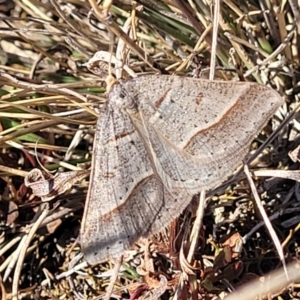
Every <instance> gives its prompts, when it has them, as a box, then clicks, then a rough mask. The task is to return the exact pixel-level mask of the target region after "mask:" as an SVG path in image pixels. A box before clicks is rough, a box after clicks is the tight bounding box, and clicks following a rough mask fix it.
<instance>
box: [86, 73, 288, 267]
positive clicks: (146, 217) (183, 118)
mask: <svg viewBox="0 0 300 300" xmlns="http://www.w3.org/2000/svg"><path fill="white" fill-rule="evenodd" d="M283 102H284V101H283V99H282V98H281V97H280V95H279V94H278V93H277V92H276V91H274V90H272V89H270V88H268V87H265V86H262V85H258V84H255V83H250V82H223V81H209V80H203V79H193V78H183V77H176V76H168V75H151V76H144V77H139V78H136V79H132V80H129V81H126V82H120V83H118V84H116V85H114V86H113V88H112V89H111V91H110V92H109V94H108V99H107V102H106V104H105V106H104V108H103V109H102V110H101V112H100V116H99V119H98V123H97V127H96V134H95V140H94V150H93V158H92V170H91V177H90V186H89V191H88V195H87V201H86V205H85V212H84V216H83V220H82V227H81V245H82V249H83V253H84V257H85V259H86V260H87V262H88V263H89V264H91V265H93V264H96V263H101V262H103V261H106V260H108V259H113V258H116V257H119V256H121V255H122V253H123V252H124V250H126V249H128V248H130V246H131V245H132V244H133V243H134V242H136V241H137V239H138V238H139V237H141V236H150V235H152V234H154V233H157V232H159V231H161V230H162V229H163V228H164V227H166V226H167V225H168V224H169V223H170V222H171V221H172V220H174V219H175V218H176V217H178V216H179V214H180V213H181V212H182V211H183V210H184V209H185V208H186V206H187V205H188V204H189V203H190V201H191V199H192V197H193V196H194V195H196V194H198V193H200V192H201V191H207V190H210V189H212V188H214V187H216V186H218V185H219V184H221V183H222V182H223V181H225V180H226V179H227V178H228V176H230V175H231V174H232V173H233V171H234V169H235V168H236V167H237V166H238V165H239V164H240V163H241V160H242V159H243V158H244V156H245V155H246V154H247V152H248V148H249V146H250V143H251V141H252V140H253V139H254V137H255V135H256V134H257V133H259V131H260V130H261V129H262V128H263V126H264V125H265V124H266V122H267V121H268V119H269V118H270V117H271V116H272V115H273V114H274V113H275V111H276V110H277V109H278V108H279V106H280V105H282V104H283Z"/></svg>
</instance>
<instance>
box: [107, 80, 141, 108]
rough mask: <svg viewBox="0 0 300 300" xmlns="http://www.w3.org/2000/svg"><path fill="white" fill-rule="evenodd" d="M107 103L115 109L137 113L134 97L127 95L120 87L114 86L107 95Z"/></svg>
mask: <svg viewBox="0 0 300 300" xmlns="http://www.w3.org/2000/svg"><path fill="white" fill-rule="evenodd" d="M109 101H110V103H111V104H113V105H114V106H115V107H119V108H121V109H125V110H128V111H130V112H135V111H137V101H136V99H135V97H134V96H132V95H129V93H128V92H127V91H126V89H125V88H124V87H122V86H121V85H118V86H116V87H115V88H114V89H113V90H112V91H111V92H110V93H109Z"/></svg>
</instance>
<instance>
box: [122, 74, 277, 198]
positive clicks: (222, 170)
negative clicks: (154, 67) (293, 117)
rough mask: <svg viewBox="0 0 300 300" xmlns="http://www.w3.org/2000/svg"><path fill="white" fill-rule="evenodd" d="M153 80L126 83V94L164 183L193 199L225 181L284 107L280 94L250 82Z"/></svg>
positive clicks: (143, 78)
mask: <svg viewBox="0 0 300 300" xmlns="http://www.w3.org/2000/svg"><path fill="white" fill-rule="evenodd" d="M155 78H156V77H155V76H147V77H142V78H137V79H134V80H131V81H128V82H127V83H126V84H125V85H124V86H123V89H125V90H126V94H127V95H128V97H134V99H135V101H136V102H137V103H138V111H139V113H140V116H141V119H142V121H143V123H144V127H145V131H146V132H147V134H146V135H147V136H146V138H145V141H146V142H147V141H148V143H149V147H150V148H151V150H152V152H153V153H152V157H153V161H154V163H155V167H156V171H157V173H158V174H159V176H160V177H161V179H162V181H163V182H164V184H165V185H167V186H168V187H169V189H171V190H172V187H176V188H182V189H183V190H186V192H187V193H188V194H191V195H195V194H197V193H199V192H200V191H202V190H209V189H211V188H214V187H216V186H217V185H219V184H220V183H222V182H223V181H224V180H226V179H227V177H228V176H229V175H231V174H232V172H233V171H234V169H235V168H236V167H237V165H238V164H240V163H241V161H242V159H243V158H244V156H245V155H246V153H247V151H248V149H249V146H250V143H251V141H252V140H253V138H254V137H255V135H256V134H257V133H259V131H260V130H261V129H262V128H263V126H264V125H265V124H266V122H267V120H268V119H269V118H270V117H271V116H272V115H273V114H274V113H275V111H276V110H277V109H278V107H279V106H280V105H281V104H282V103H283V99H282V98H281V97H280V96H279V94H278V93H277V92H275V91H273V90H271V89H269V88H267V87H265V86H262V85H257V84H253V83H248V82H235V83H232V82H231V83H230V82H218V81H208V80H199V79H192V78H182V77H173V76H159V77H158V78H157V79H156V80H155ZM152 85H153V86H152ZM147 89H149V90H150V91H151V93H149V92H148V93H147V92H146V90H147ZM125 101H126V99H125Z"/></svg>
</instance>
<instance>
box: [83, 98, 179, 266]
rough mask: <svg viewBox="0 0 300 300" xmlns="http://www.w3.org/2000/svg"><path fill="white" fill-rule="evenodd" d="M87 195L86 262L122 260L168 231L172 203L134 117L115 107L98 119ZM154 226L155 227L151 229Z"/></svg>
mask: <svg viewBox="0 0 300 300" xmlns="http://www.w3.org/2000/svg"><path fill="white" fill-rule="evenodd" d="M92 166H93V167H92V173H91V180H90V187H89V193H88V196H87V202H86V205H85V212H84V217H83V220H82V229H81V245H82V249H83V253H84V256H85V259H86V260H87V262H88V263H90V264H96V263H99V262H102V261H105V260H107V259H110V258H115V257H118V256H120V255H121V254H122V253H123V251H124V250H125V249H128V247H129V246H130V245H132V243H134V242H135V241H136V240H137V238H138V237H140V236H141V235H146V234H150V233H151V232H154V231H157V230H159V229H161V228H164V227H165V225H166V224H165V222H168V223H169V222H170V221H171V220H172V219H173V215H172V214H170V213H169V208H168V207H167V206H166V205H165V202H167V203H171V202H172V201H171V200H170V199H169V198H171V196H170V194H169V193H168V192H167V191H165V188H164V187H163V185H162V183H161V181H160V180H158V179H157V175H155V173H154V172H153V169H152V167H151V161H150V159H149V157H148V154H147V150H146V148H145V145H144V143H143V140H142V139H141V137H140V135H139V133H138V132H137V131H136V130H135V128H134V126H133V124H132V122H131V119H130V117H129V116H128V114H126V113H124V112H123V111H122V110H121V109H119V108H117V107H111V106H110V103H108V106H107V108H106V109H105V110H104V111H103V112H102V113H101V115H100V116H99V121H98V124H97V130H96V135H95V141H94V154H93V163H92ZM154 221H155V224H156V225H155V226H152V227H151V225H152V224H153V222H154Z"/></svg>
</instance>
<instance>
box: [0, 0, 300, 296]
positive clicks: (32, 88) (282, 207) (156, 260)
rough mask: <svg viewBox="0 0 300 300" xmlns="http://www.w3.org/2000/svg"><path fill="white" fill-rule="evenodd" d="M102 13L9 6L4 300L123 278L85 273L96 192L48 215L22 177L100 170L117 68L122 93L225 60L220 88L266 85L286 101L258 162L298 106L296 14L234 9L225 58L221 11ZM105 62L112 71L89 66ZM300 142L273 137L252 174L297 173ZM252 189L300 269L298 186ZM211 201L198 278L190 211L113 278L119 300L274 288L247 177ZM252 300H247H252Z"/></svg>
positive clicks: (172, 7) (80, 5)
mask: <svg viewBox="0 0 300 300" xmlns="http://www.w3.org/2000/svg"><path fill="white" fill-rule="evenodd" d="M215 4H217V2H216V3H215ZM95 5H96V4H95V2H94V1H92V0H91V1H77V0H74V1H71V2H70V1H69V2H63V1H57V0H50V1H38V0H37V1H34V2H32V1H1V3H0V174H1V177H0V197H1V198H0V199H1V201H0V212H1V213H0V218H1V235H0V258H1V260H0V262H1V264H0V273H1V280H0V283H1V284H0V287H1V294H2V298H3V299H12V298H13V297H15V299H16V294H15V292H16V291H18V297H19V298H28V297H36V296H37V295H38V296H39V297H41V298H45V299H49V298H51V299H52V298H60V299H62V298H68V299H73V298H80V299H82V298H86V299H93V298H96V297H97V296H104V295H105V293H106V289H107V287H108V286H109V283H110V279H111V278H112V276H114V275H116V274H114V272H113V263H112V262H106V263H104V264H101V265H98V266H94V267H87V266H86V265H85V264H84V263H82V262H83V261H82V259H81V258H80V257H79V258H78V261H77V260H76V257H78V255H79V254H80V247H79V243H78V240H77V237H78V234H79V227H80V222H81V217H82V212H83V206H84V200H85V197H86V192H87V186H88V179H87V178H86V179H83V180H81V181H80V182H77V183H76V184H75V183H74V185H73V187H72V189H71V190H70V191H69V192H68V193H65V194H63V193H62V194H61V195H59V196H58V197H56V198H54V199H52V200H51V201H50V202H49V203H48V202H47V205H45V203H43V202H42V201H41V198H39V197H36V196H34V195H33V194H32V190H31V189H30V188H28V187H26V186H25V185H24V176H26V175H27V174H28V173H29V172H30V171H31V170H32V169H34V168H40V169H43V168H44V169H47V170H49V171H53V170H57V169H59V171H61V172H68V171H78V170H88V169H89V167H90V161H91V154H92V147H93V135H94V131H95V127H94V125H95V122H96V120H97V110H98V109H99V108H101V106H102V104H103V103H104V102H105V89H106V84H105V78H106V77H107V75H108V74H109V73H110V66H109V65H110V63H111V71H112V73H113V74H114V75H115V77H116V78H117V79H121V78H123V79H128V78H130V77H131V76H133V75H134V76H135V75H136V76H138V75H142V74H149V73H168V74H177V75H181V76H193V75H195V74H196V75H197V74H198V75H199V76H200V77H208V76H209V75H208V74H209V72H210V71H211V69H210V62H211V54H212V50H215V53H216V59H215V63H214V66H215V78H218V79H223V80H247V81H256V82H258V83H261V84H265V85H269V86H271V87H272V88H274V89H276V90H277V91H278V92H279V93H281V95H282V96H283V97H285V99H286V104H285V106H284V107H283V108H282V109H281V110H280V111H279V112H278V113H277V114H276V115H275V116H274V118H273V119H272V122H270V123H269V125H268V126H267V127H266V128H265V130H264V133H263V134H260V135H259V136H258V138H257V139H256V141H254V142H253V144H252V147H251V149H250V150H249V154H252V153H253V152H255V151H256V150H257V149H258V148H259V146H260V145H262V144H263V143H264V141H265V140H266V139H267V138H268V136H270V135H271V133H272V132H273V131H274V130H275V129H276V128H278V127H279V126H280V125H279V124H280V123H281V122H282V120H283V119H284V117H285V116H286V115H287V113H288V112H289V111H290V110H292V109H293V108H295V107H296V106H297V105H298V97H297V94H298V77H299V54H298V47H297V45H298V43H299V41H298V37H299V31H298V28H299V26H300V21H299V16H298V11H297V9H295V4H294V1H293V0H291V1H288V2H284V3H280V1H279V2H278V3H277V4H276V3H275V2H271V1H255V0H254V1H250V2H249V1H236V0H233V1H230V0H223V1H222V3H221V4H220V13H219V14H217V16H218V35H217V40H216V47H214V46H213V45H214V43H213V41H214V37H213V30H216V26H215V25H213V19H216V15H215V18H213V17H212V15H213V12H214V8H215V7H214V6H213V4H212V3H208V2H206V1H199V0H191V1H183V0H173V1H162V0H161V1H160V0H156V1H146V0H139V1H132V2H129V1H120V0H118V1H114V2H113V3H111V2H110V1H104V3H102V4H100V5H99V6H97V7H98V9H97V7H95ZM92 7H94V10H91V9H92ZM108 11H109V13H108ZM99 14H102V17H103V18H102V19H101V18H99ZM98 51H102V52H101V53H102V54H101V55H102V56H101V57H102V59H96V60H95V61H94V62H93V63H91V62H90V63H88V62H89V60H90V59H91V58H92V57H93V56H94V54H95V53H96V52H98ZM113 58H115V61H114V60H113ZM118 62H120V64H118ZM237 126H238V124H237ZM298 131H299V124H298V121H297V119H295V120H294V121H293V123H292V124H291V125H290V126H289V127H288V128H287V127H285V129H284V131H281V132H279V133H277V134H276V135H275V137H274V139H273V141H272V142H271V143H270V144H269V146H268V148H266V149H264V150H263V151H262V152H260V153H259V157H258V158H257V159H256V160H254V161H253V162H252V165H251V167H252V168H256V169H258V168H269V169H271V170H274V169H278V170H295V169H297V168H298V162H293V161H291V160H290V158H289V157H288V152H289V151H290V150H294V149H295V148H296V147H297V146H298V140H299V137H298ZM220 147H222V145H220ZM296 157H297V153H296ZM43 176H44V175H43ZM49 176H50V175H49ZM288 178H291V177H288ZM40 179H41V180H44V179H45V178H43V177H42V178H40ZM255 183H256V188H257V189H258V192H259V194H260V197H261V199H262V201H263V204H264V208H265V210H266V211H267V214H268V216H269V217H270V219H271V220H272V225H273V227H274V228H275V231H276V233H277V235H278V237H279V239H280V241H281V243H282V245H283V252H284V254H285V258H286V261H287V263H289V262H291V261H296V260H297V258H298V244H299V238H300V236H299V233H298V227H299V226H298V223H299V218H298V210H299V205H298V202H299V201H298V200H299V192H298V190H299V189H298V183H297V182H295V181H292V180H288V179H281V178H270V179H268V180H265V179H263V178H261V177H259V178H255ZM58 188H62V187H61V186H60V187H58ZM209 195H210V196H212V198H211V200H210V202H209V203H208V205H207V207H206V209H205V212H204V227H203V228H202V229H201V232H200V233H199V239H198V240H197V243H198V247H197V248H196V251H195V253H194V259H193V263H192V265H191V264H189V263H188V262H187V261H185V260H184V259H182V256H181V255H183V256H184V257H185V256H187V252H188V249H186V248H185V247H186V246H185V244H184V243H183V242H184V241H185V239H186V240H188V238H189V236H190V234H191V228H192V224H193V222H194V217H195V216H191V215H190V211H195V210H196V209H194V210H193V208H192V209H190V210H187V211H186V212H185V213H184V214H183V215H182V217H181V218H179V219H178V220H177V221H176V222H173V223H172V224H171V226H170V227H169V228H168V229H167V230H166V231H165V232H164V233H165V234H164V233H162V234H161V235H158V236H154V237H153V238H151V240H150V241H143V240H141V241H139V242H138V243H137V245H136V247H134V248H133V249H132V250H131V251H129V254H128V258H127V259H126V261H125V263H124V266H122V267H121V269H120V270H119V273H118V274H119V276H115V277H116V282H115V285H114V288H113V296H112V297H113V298H114V299H120V298H124V299H138V297H140V296H142V295H145V293H146V290H147V289H150V290H153V291H154V292H153V295H154V296H152V299H154V298H155V295H159V296H156V297H161V299H177V298H178V297H179V296H180V299H200V298H201V297H203V298H205V299H216V298H217V297H219V298H223V297H224V296H225V295H227V294H230V293H232V291H234V290H236V289H237V288H238V287H240V286H244V284H245V283H246V282H247V281H249V280H250V279H251V280H253V279H257V280H259V279H260V280H262V281H263V280H266V278H267V277H266V276H267V275H266V274H268V273H269V272H270V271H273V270H275V269H276V268H278V267H279V266H280V261H279V258H278V253H277V251H276V248H275V246H274V244H273V242H272V240H271V238H270V236H269V234H268V232H267V230H266V229H265V227H264V226H263V223H262V222H261V219H260V215H259V213H258V212H257V208H256V206H255V203H254V202H253V201H252V199H253V196H252V194H251V192H250V188H249V185H248V183H247V181H246V180H245V177H244V176H242V175H236V176H235V177H233V178H232V179H230V180H229V181H227V182H226V183H224V184H223V185H222V186H221V187H220V188H219V189H217V190H215V191H211V192H210V193H209ZM191 205H193V203H192V204H191ZM41 210H42V213H41ZM41 216H42V217H43V218H42V219H41V218H40V217H41ZM187 219H189V221H187ZM183 228H186V232H185V235H184V232H183V230H182V229H183ZM253 228H255V230H253ZM186 235H187V236H186ZM243 241H246V243H245V244H243ZM25 245H26V247H25ZM142 250H143V251H142ZM235 250H237V251H236V252H235ZM180 251H181V252H180ZM179 253H180V254H179ZM20 256H22V259H20ZM80 259H81V260H80ZM182 270H184V271H185V274H186V276H185V277H182V273H181V271H182ZM160 275H162V276H163V277H160ZM163 278H165V279H166V281H164V280H165V279H163ZM290 279H291V280H293V282H291V281H290V282H289V283H287V284H285V285H283V286H281V285H280V286H279V285H278V288H277V290H276V288H275V289H273V290H262V291H259V290H258V291H257V294H256V296H258V293H260V294H264V295H267V294H268V296H269V297H273V298H277V299H280V297H283V298H285V299H295V298H297V295H298V293H299V287H298V285H297V284H296V283H295V281H299V278H298V277H296V276H291V278H290ZM282 280H283V279H282ZM179 287H180V288H181V290H180V289H179ZM231 296H232V295H231ZM251 297H252V295H251ZM242 299H247V298H246V295H245V294H244V295H243V297H242Z"/></svg>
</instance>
